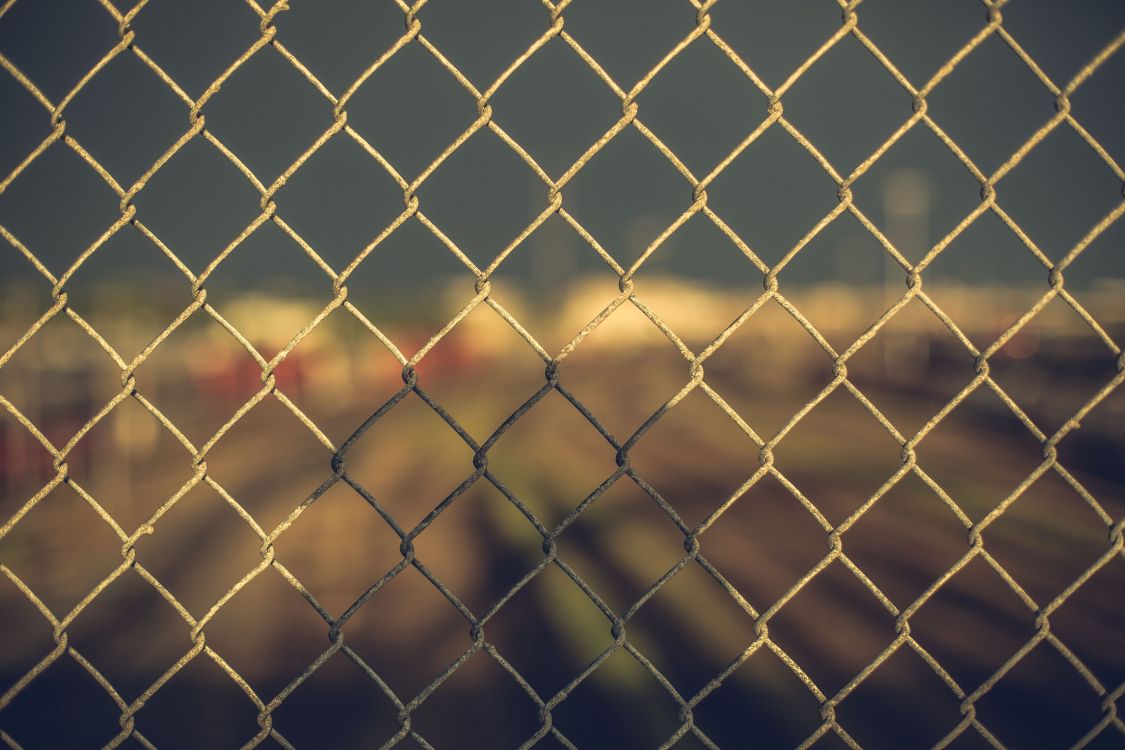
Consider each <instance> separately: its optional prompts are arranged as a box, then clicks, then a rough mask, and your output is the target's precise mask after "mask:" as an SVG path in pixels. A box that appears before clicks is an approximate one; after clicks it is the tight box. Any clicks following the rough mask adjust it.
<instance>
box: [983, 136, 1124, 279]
mask: <svg viewBox="0 0 1125 750" xmlns="http://www.w3.org/2000/svg"><path fill="white" fill-rule="evenodd" d="M999 190H1000V191H1002V192H1001V195H1002V198H1001V204H1002V205H1003V206H1004V208H1005V210H1006V211H1007V212H1008V214H1009V215H1010V216H1011V217H1012V219H1014V220H1015V221H1016V222H1017V223H1018V224H1019V225H1020V227H1021V228H1022V229H1023V230H1024V231H1025V232H1026V233H1027V234H1028V236H1029V237H1030V238H1031V239H1032V240H1033V241H1034V242H1035V244H1036V245H1037V246H1038V247H1039V249H1040V250H1042V251H1043V252H1044V253H1046V254H1047V256H1048V257H1050V258H1061V257H1063V256H1064V255H1066V254H1067V253H1068V252H1069V251H1070V249H1071V248H1072V247H1074V246H1075V245H1076V244H1078V242H1079V240H1081V239H1082V238H1083V237H1084V236H1085V235H1086V233H1087V232H1089V231H1090V230H1091V229H1092V228H1093V227H1094V226H1095V225H1096V224H1097V223H1098V222H1099V221H1101V219H1102V217H1103V216H1105V215H1106V214H1108V213H1110V211H1112V210H1113V209H1115V208H1117V206H1118V205H1119V204H1120V203H1121V181H1120V180H1119V179H1117V178H1116V176H1115V175H1114V174H1113V172H1112V171H1110V169H1109V168H1108V167H1107V166H1106V163H1105V162H1104V161H1103V160H1102V159H1101V157H1099V156H1098V155H1097V153H1095V152H1094V151H1093V150H1092V149H1091V148H1090V146H1089V144H1088V143H1087V142H1086V141H1085V140H1083V139H1082V138H1081V137H1080V136H1078V134H1077V133H1075V132H1074V131H1073V130H1071V129H1070V128H1068V127H1060V128H1056V129H1055V130H1054V131H1053V132H1052V133H1051V134H1050V135H1049V136H1048V137H1047V138H1046V139H1045V140H1044V141H1043V142H1042V143H1040V144H1039V145H1038V146H1036V147H1035V149H1034V150H1033V151H1032V152H1031V153H1030V154H1028V155H1027V158H1026V159H1024V160H1023V161H1022V162H1020V165H1019V167H1018V168H1016V169H1015V170H1013V171H1012V173H1011V175H1010V176H1009V177H1008V178H1007V179H1005V180H1004V182H1003V183H1001V185H1000V188H999Z"/></svg>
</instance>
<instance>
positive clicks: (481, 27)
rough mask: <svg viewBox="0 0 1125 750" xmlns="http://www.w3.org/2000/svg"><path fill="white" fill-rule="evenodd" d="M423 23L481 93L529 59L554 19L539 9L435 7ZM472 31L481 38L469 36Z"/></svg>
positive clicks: (496, 3) (491, 1)
mask: <svg viewBox="0 0 1125 750" xmlns="http://www.w3.org/2000/svg"><path fill="white" fill-rule="evenodd" d="M418 18H419V19H420V20H421V21H422V23H423V33H424V34H425V35H426V38H428V39H432V40H433V42H434V44H435V45H436V46H437V47H438V48H439V49H441V51H442V54H444V55H445V56H446V57H447V58H448V59H449V60H450V61H451V62H452V63H453V64H454V65H456V66H457V68H458V69H459V70H461V71H462V72H463V73H464V74H465V75H466V76H467V77H468V79H469V80H470V81H472V82H473V84H474V85H475V86H476V87H477V88H478V89H479V90H481V91H483V90H484V89H485V88H486V87H487V86H488V85H489V84H491V83H492V82H493V81H494V80H496V77H497V76H498V75H500V74H501V72H502V71H504V70H506V69H507V67H508V66H509V65H511V63H512V60H514V59H516V57H518V56H519V55H521V54H523V53H524V52H525V51H526V50H527V48H528V47H530V46H531V44H532V42H534V41H535V40H536V39H537V38H538V37H539V36H540V35H541V34H542V33H543V32H544V31H546V30H547V26H548V25H549V19H548V17H547V13H546V11H545V10H544V8H542V7H540V6H539V5H538V4H537V3H515V4H513V3H508V2H505V0H482V1H481V2H478V3H473V4H472V5H463V4H462V3H444V4H443V3H434V4H433V5H426V6H425V7H424V8H423V9H422V12H421V13H419V14H418ZM466 27H471V28H473V29H474V32H475V33H472V34H466V33H465V28H466Z"/></svg>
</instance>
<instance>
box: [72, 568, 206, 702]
mask: <svg viewBox="0 0 1125 750" xmlns="http://www.w3.org/2000/svg"><path fill="white" fill-rule="evenodd" d="M188 631H189V628H188V625H187V623H185V622H184V620H183V618H182V617H180V615H179V613H177V612H176V610H175V609H173V608H172V606H171V605H170V604H169V603H168V601H167V600H165V599H164V597H163V596H161V595H160V593H159V592H157V591H156V589H154V588H153V587H152V586H151V585H150V584H149V583H148V582H147V581H145V580H143V579H141V578H140V577H139V576H137V575H134V574H133V573H132V572H126V573H125V574H124V575H122V576H120V577H118V578H117V579H116V580H114V581H113V583H111V584H110V585H109V586H108V587H107V588H106V589H105V590H103V591H102V592H101V593H100V594H99V595H98V597H97V598H96V599H95V600H94V601H92V602H91V603H90V604H89V605H88V606H87V607H86V608H85V609H83V610H82V614H81V615H80V616H79V617H78V618H77V619H76V620H75V621H74V625H73V626H72V627H71V628H70V629H69V630H68V634H69V640H70V645H71V646H73V647H74V648H75V649H77V650H78V651H79V652H80V653H81V654H82V656H83V657H85V658H86V659H87V660H88V661H89V662H90V663H91V664H93V665H94V667H95V668H97V670H98V671H99V672H101V674H102V676H103V677H105V678H106V679H107V680H109V682H110V684H111V685H113V687H114V689H115V690H117V692H118V693H119V694H120V695H121V697H122V698H124V699H125V700H126V701H127V702H131V701H133V700H135V699H136V698H137V697H138V696H139V695H140V694H141V693H142V692H143V691H144V690H145V689H146V688H148V686H149V685H151V684H152V683H153V682H155V681H156V679H157V678H159V677H160V676H161V675H163V674H164V673H165V672H166V671H167V670H168V668H169V667H171V666H172V665H173V664H174V663H175V662H176V661H177V660H178V659H179V658H180V657H181V656H183V655H184V654H185V653H187V652H188V651H189V650H190V649H191V647H192V643H191V639H190V638H189V632H188Z"/></svg>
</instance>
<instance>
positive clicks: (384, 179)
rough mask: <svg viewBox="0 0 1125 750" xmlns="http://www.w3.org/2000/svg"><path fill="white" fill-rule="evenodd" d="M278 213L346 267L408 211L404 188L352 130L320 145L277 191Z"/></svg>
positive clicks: (339, 267)
mask: <svg viewBox="0 0 1125 750" xmlns="http://www.w3.org/2000/svg"><path fill="white" fill-rule="evenodd" d="M277 204H278V212H279V213H280V215H281V217H282V218H283V219H284V220H285V223H286V224H288V225H289V226H290V227H292V229H293V230H294V231H295V232H296V233H297V234H299V235H300V236H301V238H302V239H303V240H304V241H305V242H307V243H309V244H310V245H311V246H312V247H313V248H314V249H315V250H316V252H317V254H319V255H320V256H321V257H322V258H324V260H326V261H327V262H328V264H329V265H330V266H332V267H333V268H334V269H335V270H337V271H342V270H343V269H344V268H345V267H346V266H347V265H348V264H349V263H351V262H352V260H353V259H354V258H355V257H356V256H357V255H359V253H360V251H361V250H363V249H364V248H365V247H367V245H368V243H370V242H372V241H373V240H374V239H375V238H376V237H377V236H378V235H379V234H380V233H381V232H382V231H383V230H384V229H385V228H386V227H387V225H388V224H390V223H391V222H392V221H394V220H395V218H396V217H397V216H398V215H399V214H401V213H402V209H403V205H402V190H401V189H400V188H399V187H398V185H396V184H395V182H394V181H393V180H392V179H391V177H390V175H389V174H387V172H386V171H385V170H384V169H383V168H382V167H381V166H379V165H378V164H376V163H374V162H373V161H371V159H370V158H369V157H368V156H367V153H366V152H365V151H364V150H363V148H362V147H361V146H359V145H358V144H357V143H356V142H355V141H354V140H352V139H351V138H350V137H349V136H348V135H347V134H342V133H338V134H336V135H335V136H333V137H332V138H331V140H329V141H328V142H327V143H325V144H324V145H323V146H321V147H320V148H319V149H317V151H316V153H314V154H313V155H312V156H311V157H309V160H308V161H307V162H305V164H304V165H303V166H302V167H301V169H300V170H298V171H297V173H296V174H295V175H293V178H292V179H291V180H289V182H287V183H286V184H285V189H284V190H282V191H280V192H279V193H278V196H277Z"/></svg>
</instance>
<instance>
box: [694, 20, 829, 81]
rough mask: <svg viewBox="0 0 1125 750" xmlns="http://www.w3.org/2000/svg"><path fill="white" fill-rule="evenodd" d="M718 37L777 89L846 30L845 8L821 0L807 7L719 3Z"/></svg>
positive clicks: (716, 25) (716, 28)
mask: <svg viewBox="0 0 1125 750" xmlns="http://www.w3.org/2000/svg"><path fill="white" fill-rule="evenodd" d="M711 16H712V19H713V20H712V23H713V24H714V27H715V30H716V31H717V32H718V34H719V35H720V36H721V37H722V38H723V40H724V41H726V42H727V43H728V44H730V45H731V47H733V48H734V50H735V52H737V53H738V55H739V56H740V57H741V58H742V59H743V60H744V61H746V63H747V64H749V66H750V67H751V68H752V69H753V70H754V72H755V73H757V74H758V75H759V76H761V77H762V78H763V79H764V80H765V82H766V83H767V84H769V85H770V86H771V87H777V86H778V85H779V84H780V83H781V82H782V81H784V80H785V79H786V78H788V77H789V76H790V75H791V74H792V73H793V71H794V70H796V69H797V68H798V67H799V66H800V65H801V63H803V62H804V61H805V60H806V59H807V58H808V57H809V55H811V54H813V53H814V52H815V51H816V49H817V48H818V47H819V46H820V45H821V44H823V43H824V42H825V41H826V40H827V39H828V38H829V37H830V36H832V34H833V33H834V32H836V31H837V30H838V29H839V28H840V9H839V7H837V6H836V4H835V3H831V2H825V1H824V0H817V2H814V3H809V4H807V5H806V6H804V7H802V6H797V5H794V4H792V3H775V2H771V1H770V0H760V1H759V0H756V1H755V2H747V3H731V4H729V5H722V4H719V5H716V6H715V7H714V8H713V9H712V10H711Z"/></svg>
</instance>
